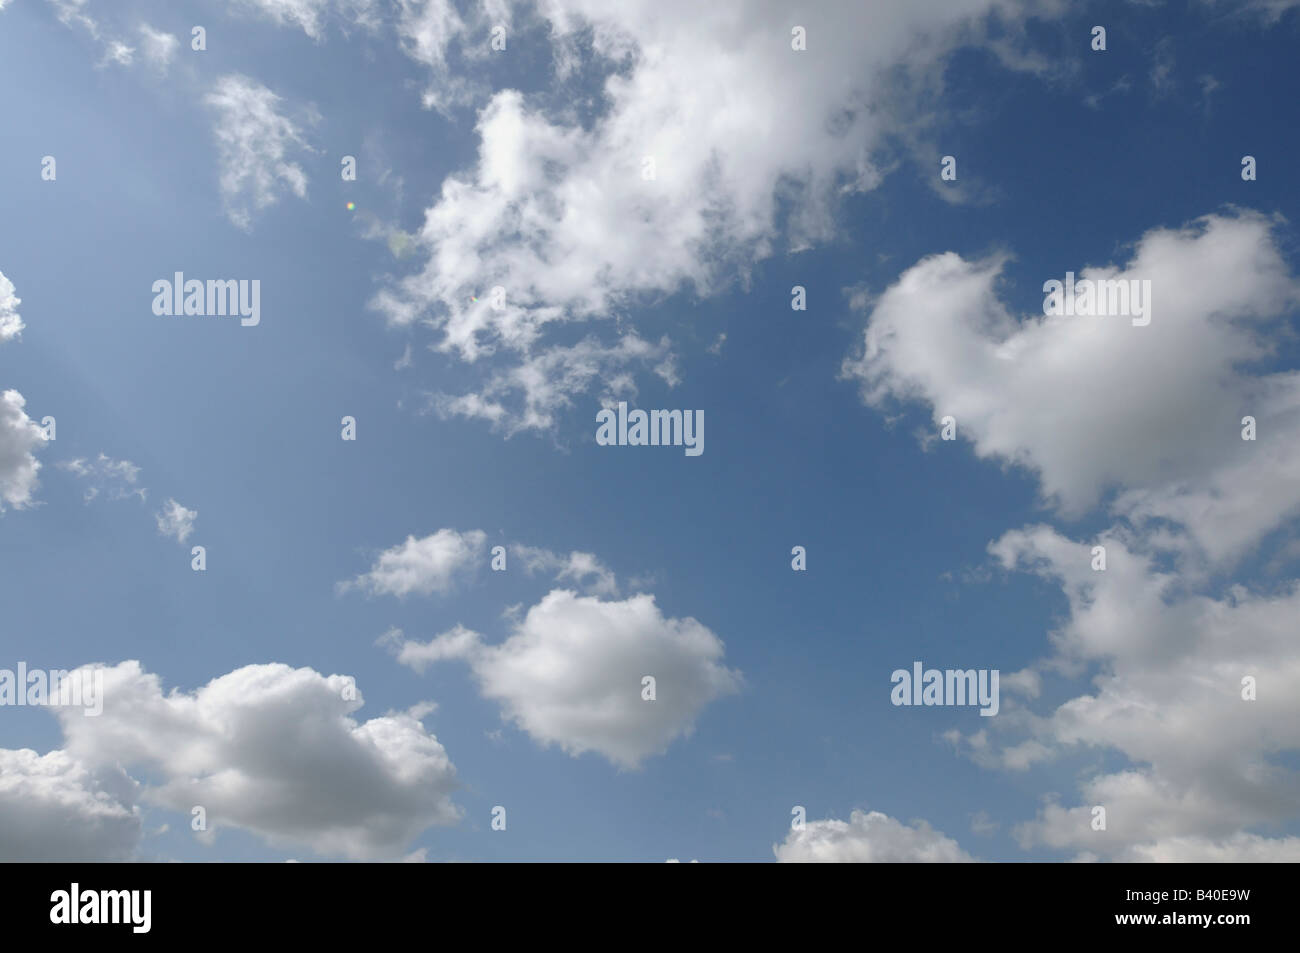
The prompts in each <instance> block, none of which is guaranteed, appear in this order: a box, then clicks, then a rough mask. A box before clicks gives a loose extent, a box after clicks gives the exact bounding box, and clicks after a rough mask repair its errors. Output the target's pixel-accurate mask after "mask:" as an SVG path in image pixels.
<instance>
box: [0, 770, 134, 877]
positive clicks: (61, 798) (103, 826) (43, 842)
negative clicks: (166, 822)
mask: <svg viewBox="0 0 1300 953" xmlns="http://www.w3.org/2000/svg"><path fill="white" fill-rule="evenodd" d="M133 788H134V784H133V783H132V782H131V781H130V780H129V779H127V778H125V777H124V776H123V775H122V774H121V773H120V772H115V771H113V770H112V769H111V768H110V769H106V770H104V771H101V772H98V773H96V772H92V771H91V770H89V769H88V768H87V767H86V766H85V765H83V764H82V763H80V762H79V761H77V760H76V759H75V758H73V757H71V756H70V755H69V754H68V753H67V752H64V751H51V752H49V753H48V754H45V755H39V754H37V753H36V752H35V751H32V750H30V749H28V748H23V749H20V750H17V751H10V750H5V749H0V857H3V858H4V859H5V860H6V861H7V862H11V863H50V862H72V861H82V862H85V861H92V862H97V861H108V862H112V861H123V860H128V859H130V857H131V855H132V854H133V853H134V852H135V849H136V846H137V844H138V843H139V841H140V832H141V823H140V814H139V810H138V809H137V808H136V807H135V806H134V804H133V801H132V794H133Z"/></svg>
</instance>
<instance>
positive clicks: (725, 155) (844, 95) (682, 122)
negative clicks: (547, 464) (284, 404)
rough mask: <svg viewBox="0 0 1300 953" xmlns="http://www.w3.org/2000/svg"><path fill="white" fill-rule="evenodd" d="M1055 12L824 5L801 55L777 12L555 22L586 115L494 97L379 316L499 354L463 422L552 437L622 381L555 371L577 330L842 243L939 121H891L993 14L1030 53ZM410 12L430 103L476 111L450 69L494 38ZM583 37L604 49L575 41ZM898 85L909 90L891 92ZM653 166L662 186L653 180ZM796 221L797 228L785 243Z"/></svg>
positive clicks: (409, 7)
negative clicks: (923, 127)
mask: <svg viewBox="0 0 1300 953" xmlns="http://www.w3.org/2000/svg"><path fill="white" fill-rule="evenodd" d="M1059 9H1060V7H1059V5H1058V4H1055V3H1050V2H1044V3H1024V4H1021V3H1003V2H995V0H961V2H949V0H905V2H897V3H873V4H843V5H838V6H837V7H836V8H833V9H832V8H829V7H824V6H820V5H819V6H817V7H815V8H810V9H807V10H805V11H803V12H801V14H800V17H799V22H800V23H801V24H802V25H804V26H805V27H806V28H807V31H808V44H809V46H808V50H807V51H806V52H796V51H794V50H792V49H791V36H790V29H791V22H792V18H791V17H790V15H789V14H788V13H787V12H786V11H785V10H784V9H783V8H782V7H781V5H779V4H777V3H775V2H774V0H773V2H769V0H761V2H759V0H755V2H749V3H727V4H712V5H704V6H701V5H700V4H698V3H694V2H690V0H626V2H621V3H617V4H610V3H605V2H595V0H553V2H549V3H546V4H543V5H542V6H541V7H540V9H539V14H540V15H541V16H542V17H543V18H544V19H545V21H546V27H547V28H548V30H549V35H550V36H551V38H552V43H553V44H554V45H553V51H554V53H555V57H556V62H557V64H560V68H559V69H558V70H557V74H556V78H555V85H554V87H553V90H552V92H554V91H559V92H560V94H561V95H562V96H563V97H564V98H565V100H566V101H568V102H573V103H574V107H573V108H572V109H570V110H566V111H553V112H547V111H546V110H545V109H544V108H543V105H542V102H544V97H543V98H541V99H538V100H537V101H533V100H531V99H530V98H529V97H526V96H525V95H524V94H522V93H520V92H519V91H516V90H502V91H499V92H496V93H495V94H494V95H492V96H491V97H490V99H488V100H487V101H486V104H485V105H484V107H483V108H482V110H481V112H480V113H479V116H478V125H477V130H478V133H479V136H480V145H479V153H478V161H477V164H476V165H475V166H474V167H473V168H471V169H468V170H466V171H464V172H461V173H458V174H455V175H453V176H450V177H449V178H447V179H446V180H445V181H444V182H443V184H442V188H441V191H440V193H439V195H438V197H437V199H436V201H435V202H434V204H433V205H432V206H431V207H430V208H429V209H428V210H427V212H426V217H425V223H424V227H423V229H422V230H421V232H420V235H419V241H420V243H421V245H422V247H423V249H424V251H425V253H426V255H427V261H426V264H425V266H424V268H423V269H422V271H421V272H419V273H418V274H414V275H411V276H409V277H407V278H406V279H404V280H402V281H401V282H400V283H399V284H397V285H396V286H394V287H392V288H389V289H385V290H384V291H383V292H381V293H380V294H379V295H377V296H376V298H375V302H374V303H375V306H376V307H377V308H379V309H380V310H381V311H383V312H385V313H386V314H387V316H388V318H389V320H390V321H392V322H394V323H399V324H410V323H414V322H416V321H422V322H425V323H427V324H429V325H430V326H431V327H432V328H433V329H434V331H435V332H436V333H437V334H439V335H440V340H439V341H438V342H437V346H438V347H439V348H440V349H441V350H442V351H444V352H446V353H448V354H450V355H453V356H455V357H458V358H460V359H461V360H464V361H467V362H473V361H476V360H479V359H480V358H483V357H487V356H490V355H494V354H496V355H498V360H496V361H494V362H491V363H492V365H493V366H492V367H491V368H490V369H489V370H488V372H487V374H486V386H485V388H484V389H482V390H481V391H480V390H479V389H477V388H476V389H474V390H471V391H470V392H469V393H468V394H466V395H464V397H463V403H461V404H459V405H457V404H454V403H452V404H450V409H451V410H452V412H464V413H468V414H470V415H472V416H479V417H484V418H486V419H488V420H490V421H492V422H494V423H495V424H497V425H498V426H500V427H502V428H503V429H504V430H506V431H507V432H508V433H509V432H514V431H516V430H519V429H523V428H538V429H541V428H549V427H552V426H553V425H554V417H553V414H552V413H551V411H552V409H553V408H555V407H560V406H565V405H566V403H567V402H568V401H569V400H571V399H572V398H573V397H574V396H576V395H578V394H581V393H585V391H586V389H587V388H588V387H590V386H593V385H594V384H596V383H600V384H604V385H606V386H608V384H609V379H610V374H609V373H608V371H607V369H606V368H604V367H601V366H595V367H593V366H591V365H590V364H584V365H583V366H582V369H581V373H573V371H574V365H573V362H572V361H571V360H569V359H568V357H567V356H566V357H562V358H560V359H559V360H553V359H552V357H551V356H552V355H554V354H555V353H556V349H557V348H562V347H568V346H571V341H572V338H571V337H570V338H569V339H568V341H563V340H557V337H560V336H561V335H559V334H557V333H556V332H557V331H558V329H559V328H560V326H561V325H572V324H573V323H575V322H585V321H591V320H594V319H601V318H610V317H613V316H621V315H622V313H623V312H624V311H625V310H626V308H627V306H628V305H630V304H632V303H633V302H635V301H638V300H645V299H651V300H656V299H659V298H661V297H663V296H665V295H668V294H672V293H674V292H678V291H684V292H688V293H691V294H695V295H699V296H707V295H711V294H714V293H716V292H717V291H719V290H720V289H722V288H724V287H725V286H727V285H729V284H732V283H734V282H735V281H737V280H740V281H744V280H745V279H746V278H747V276H748V272H749V269H750V268H751V267H752V265H753V263H754V262H755V261H756V260H759V259H762V258H765V257H767V256H769V255H771V254H772V253H773V252H774V251H775V250H776V248H777V246H778V244H779V243H780V242H782V241H784V242H785V243H786V244H787V245H788V246H789V247H792V248H799V247H805V246H807V245H809V244H811V243H813V242H816V241H819V240H822V239H825V238H826V237H828V236H830V235H831V234H832V233H833V232H834V209H835V208H836V205H837V203H838V201H839V199H840V197H841V196H842V195H843V194H844V193H845V192H847V191H855V190H865V189H869V188H873V187H875V185H876V184H877V183H878V182H879V181H880V179H881V175H882V173H881V171H880V164H881V161H883V160H881V159H880V158H879V157H878V153H880V152H881V151H882V149H883V145H884V143H885V141H886V137H887V135H888V134H889V133H890V132H891V131H894V130H895V129H896V128H897V125H898V123H900V122H908V123H914V122H919V121H921V120H919V119H917V118H916V117H917V116H918V115H920V114H921V112H922V111H919V110H909V109H895V108H892V107H894V106H896V105H897V103H896V99H897V97H898V96H899V89H900V87H901V86H908V87H910V88H913V89H915V88H930V89H933V88H934V87H935V86H936V85H938V84H940V83H941V71H940V70H938V69H937V67H938V66H939V65H940V64H941V63H942V62H943V59H944V57H945V55H946V54H947V52H948V51H949V50H950V49H952V48H953V47H955V46H958V45H962V44H965V43H980V42H982V38H983V35H984V34H983V30H984V28H985V27H986V26H987V25H988V23H989V15H990V14H994V18H995V19H1000V20H1001V26H1002V27H1003V28H1005V32H1006V34H1007V35H1008V36H1011V37H1014V36H1016V35H1018V32H1019V30H1020V27H1021V25H1022V24H1023V23H1024V21H1025V19H1026V18H1027V15H1026V12H1027V11H1028V12H1034V11H1040V10H1045V11H1047V12H1049V13H1054V12H1056V11H1057V10H1059ZM403 12H404V18H403V27H402V30H403V33H404V35H405V36H406V38H407V40H406V42H407V48H408V53H410V54H411V55H412V56H413V57H414V58H415V59H417V60H419V61H421V62H424V63H426V64H428V65H429V66H430V68H431V72H432V74H433V81H434V86H435V88H434V91H433V92H432V93H431V94H430V95H431V99H430V100H429V101H430V102H431V103H432V104H435V105H436V104H439V103H441V102H444V101H446V100H447V99H448V98H450V100H452V101H459V100H461V99H463V98H464V96H465V95H468V94H472V89H470V87H469V86H467V85H466V81H465V80H464V79H463V75H462V73H461V72H460V71H458V72H457V74H456V77H451V76H450V75H449V74H448V71H447V70H446V68H445V63H446V61H447V58H448V55H449V50H450V49H452V48H453V47H454V48H456V49H461V48H462V47H464V50H465V52H466V55H472V54H471V53H470V52H469V51H471V50H472V49H475V48H477V47H478V46H484V44H482V43H480V41H481V40H484V39H485V37H484V36H482V35H480V34H482V33H483V32H484V31H483V30H481V29H480V26H481V21H480V20H476V21H475V23H476V25H475V27H474V28H473V29H467V28H466V27H465V25H464V23H463V22H462V20H461V16H460V14H459V13H458V12H457V9H456V8H454V7H452V6H451V5H450V4H448V3H447V2H445V0H433V2H429V3H424V4H417V3H415V2H413V0H405V2H404V3H403ZM495 15H497V14H496V13H491V12H490V13H488V14H487V16H488V18H489V19H490V18H491V17H492V16H495ZM588 30H589V31H590V34H589V35H590V38H591V43H590V44H589V45H587V44H579V43H578V42H577V38H578V37H579V36H587V35H588V34H587V33H586V31H588ZM721 38H725V40H722V39H721ZM1000 42H1001V43H1002V45H1000V46H999V54H1000V55H1002V56H1003V58H1004V60H1005V61H1007V62H1009V63H1012V62H1014V61H1015V60H1014V56H1013V55H1012V54H1011V53H1009V52H1008V50H1009V47H1007V46H1006V43H1005V42H1002V41H1000ZM484 48H486V47H485V46H484ZM580 56H586V57H589V59H590V64H589V65H590V66H591V68H592V70H593V71H595V72H597V73H598V74H599V75H602V76H604V77H605V81H604V86H603V88H602V90H601V91H600V93H599V94H598V95H597V96H596V97H595V98H593V97H591V96H590V94H589V93H588V92H587V91H586V90H581V89H578V88H576V86H575V87H574V88H570V85H571V83H570V78H571V76H573V75H575V73H574V69H573V67H574V64H575V58H576V57H580ZM1022 62H1023V61H1022ZM895 68H898V69H901V70H904V71H910V72H911V73H912V77H911V78H912V79H913V80H914V82H912V83H910V84H895V83H892V82H891V81H890V79H889V77H890V76H894V75H896V74H894V73H891V71H892V70H894V69H895ZM921 77H925V78H926V81H925V82H922V81H921V79H920V78H921ZM440 82H442V86H439V83H440ZM584 110H585V111H587V112H590V113H592V114H594V115H593V116H591V117H589V118H584V117H583V116H582V115H581V113H582V112H583V111H584ZM647 156H652V157H653V158H654V160H655V178H654V179H653V180H647V179H646V178H643V174H642V173H643V158H644V157H647ZM779 207H784V208H788V209H790V210H791V215H790V216H788V221H786V222H785V224H784V225H783V226H779V225H778V221H779V220H780V216H779V215H778V208H779ZM494 286H501V287H502V288H504V289H505V290H506V304H505V306H504V307H501V308H499V309H493V308H492V307H491V305H490V304H489V303H488V302H487V300H486V298H484V297H481V296H483V295H484V293H485V292H486V291H487V290H488V289H491V288H492V287H494ZM476 297H479V298H480V300H479V301H474V300H472V299H474V298H476ZM593 333H594V332H593ZM616 333H617V334H618V336H619V337H623V336H625V335H626V333H627V331H626V329H625V328H618V329H616ZM633 333H634V332H633ZM605 346H608V345H605ZM656 365H657V366H662V365H659V362H656ZM537 395H541V396H537ZM521 397H522V400H520V398H521ZM507 398H508V399H507ZM449 400H452V401H454V400H455V398H449ZM520 403H521V404H522V406H519V404H520Z"/></svg>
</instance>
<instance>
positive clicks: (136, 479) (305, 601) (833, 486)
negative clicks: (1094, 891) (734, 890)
mask: <svg viewBox="0 0 1300 953" xmlns="http://www.w3.org/2000/svg"><path fill="white" fill-rule="evenodd" d="M1099 29H1100V31H1101V32H1099ZM1298 39H1300V2H1297V0H1246V2H1229V0H1186V2H1175V0H1169V2H1163V3H1162V2H1136V0H1127V2H1096V3H1090V2H1085V3H1065V2H1063V0H898V2H873V3H869V4H863V3H850V2H817V3H791V2H781V3H777V2H759V0H746V2H740V0H737V2H735V3H728V4H704V5H701V4H699V3H694V2H691V3H687V2H677V0H624V2H620V3H618V4H610V3H601V2H597V0H539V2H514V0H486V2H468V0H464V2H462V0H456V2H453V0H237V2H230V3H218V2H216V0H212V2H207V0H186V2H184V3H174V2H164V0H115V2H111V3H110V2H107V0H0V78H2V81H0V124H2V125H3V137H2V140H0V141H2V142H3V147H2V148H0V276H2V277H0V607H2V608H0V647H2V648H3V651H2V652H0V859H5V860H82V861H185V862H195V861H199V862H201V861H265V862H282V861H285V860H296V861H302V862H308V861H329V862H335V861H403V860H404V861H415V862H444V861H449V862H474V861H630V862H654V863H661V862H663V861H665V860H677V861H680V862H690V861H693V860H698V861H699V862H701V863H708V862H724V861H725V862H774V861H779V862H799V861H851V862H893V861H938V862H956V861H961V862H966V861H986V862H999V861H1004V862H1005V861H1060V862H1067V861H1098V862H1114V861H1120V862H1126V861H1157V862H1160V861H1165V862H1168V861H1284V860H1285V861H1295V860H1300V775H1298V774H1297V772H1298V771H1300V758H1298V757H1297V750H1298V749H1300V632H1297V628H1296V625H1297V619H1300V532H1297V531H1298V529H1300V337H1298V336H1297V328H1298V326H1297V314H1298V313H1300V243H1298V237H1300V233H1298V232H1297V225H1296V224H1295V223H1296V222H1297V221H1300V207H1298V206H1300V202H1298V200H1297V191H1296V188H1295V184H1294V181H1295V180H1294V174H1293V171H1294V170H1293V164H1294V157H1295V156H1296V155H1297V154H1300V127H1298V126H1297V123H1296V122H1295V121H1294V120H1295V107H1294V102H1295V94H1296V91H1297V88H1298V83H1297V69H1298V68H1297V67H1296V66H1295V65H1294V64H1295V57H1294V51H1295V48H1296V44H1297V40H1298ZM177 273H180V274H181V275H182V276H183V278H182V281H183V282H185V281H192V280H197V281H199V282H201V284H200V285H199V288H200V290H201V291H204V292H206V294H199V295H197V296H196V297H195V299H194V307H193V308H192V309H191V312H192V313H188V314H186V313H171V312H173V311H174V310H175V309H174V308H172V307H170V306H169V305H171V304H173V303H174V301H175V300H176V299H174V297H173V291H174V290H178V289H172V288H171V283H172V282H174V281H175V280H176V275H177ZM1067 273H1068V275H1069V276H1070V277H1069V279H1068V280H1069V281H1071V282H1076V281H1077V282H1079V283H1081V284H1082V283H1085V282H1089V283H1090V282H1113V283H1114V284H1112V285H1111V286H1110V287H1111V288H1112V289H1113V288H1115V287H1117V286H1118V285H1119V283H1123V285H1122V286H1123V288H1124V290H1125V291H1128V290H1129V289H1130V288H1131V289H1133V290H1132V295H1133V297H1132V299H1131V300H1130V301H1129V302H1128V306H1127V308H1120V309H1119V310H1118V311H1116V310H1114V309H1112V310H1111V311H1110V312H1109V313H1097V312H1098V311H1099V310H1104V309H1099V308H1093V309H1092V312H1091V313H1089V312H1088V310H1087V308H1086V307H1083V306H1081V307H1079V308H1078V309H1075V308H1070V309H1068V310H1069V311H1070V312H1075V311H1076V310H1077V313H1062V314H1054V313H1049V311H1050V310H1051V309H1050V308H1049V307H1048V305H1047V299H1048V297H1049V290H1050V287H1049V286H1048V283H1050V282H1052V281H1060V282H1062V283H1065V282H1066V281H1067ZM227 281H234V282H236V285H231V286H230V287H231V288H235V287H237V286H238V287H242V288H243V289H244V292H245V297H244V299H243V303H244V305H245V308H244V310H243V311H238V310H237V309H236V308H235V299H231V302H230V304H231V307H229V308H225V307H211V306H210V304H209V301H208V297H209V296H213V297H214V301H213V303H214V304H221V305H224V304H225V303H226V302H225V301H224V300H220V301H218V300H216V299H219V298H221V295H220V294H219V293H218V294H215V296H214V291H213V288H214V286H212V285H209V284H208V283H209V282H227ZM160 283H162V284H160ZM241 283H242V284H241ZM215 287H216V290H217V291H219V290H220V288H221V287H222V286H215ZM1071 287H1074V286H1073V285H1072V286H1071ZM1090 287H1091V286H1090ZM1099 287H1103V288H1104V287H1105V286H1104V285H1103V286H1099ZM160 289H162V290H160ZM1142 289H1146V290H1145V291H1142ZM254 291H256V298H255V299H254V298H253V297H252V295H253V292H254ZM1104 297H1105V293H1104V292H1103V294H1102V295H1100V296H1099V297H1098V300H1101V298H1104ZM254 301H255V302H256V307H253V306H252V305H253V303H254ZM1139 301H1142V302H1145V304H1144V305H1142V306H1139V305H1138V302H1139ZM1073 303H1074V302H1072V304H1073ZM180 310H181V311H182V312H184V311H185V308H184V307H182V308H181V309H180ZM218 312H225V313H218ZM620 403H621V404H622V405H624V407H625V410H626V411H628V412H630V411H633V410H637V409H642V410H644V411H647V412H648V411H651V410H660V411H673V410H676V411H681V412H682V414H683V417H685V418H689V419H691V420H695V421H702V441H701V442H699V443H698V444H697V445H696V446H695V449H694V450H691V449H690V448H689V447H687V446H685V445H682V444H681V442H680V441H678V442H677V443H676V444H673V445H659V446H636V445H632V444H630V443H628V442H627V441H618V440H615V441H614V442H613V443H611V442H610V441H609V440H606V439H605V437H604V436H603V435H600V434H599V429H598V428H599V424H598V420H599V415H600V414H601V412H602V411H603V410H605V409H606V408H608V409H612V410H614V411H615V412H616V413H617V410H618V408H619V406H620ZM696 432H697V433H700V432H701V431H696ZM665 433H666V435H668V436H671V434H669V433H668V432H667V431H665ZM665 443H671V441H668V440H665ZM688 450H689V451H690V452H688ZM696 450H698V451H699V452H698V453H697V452H695V451H696ZM1098 547H1100V549H1098ZM914 665H920V666H921V671H923V672H924V671H927V670H938V671H939V672H940V676H939V678H940V679H941V680H942V679H943V678H944V675H943V673H945V672H948V671H954V672H972V673H976V674H978V676H979V677H980V678H983V679H984V680H985V681H984V684H989V685H992V684H996V685H997V692H996V695H995V696H994V697H995V699H996V702H995V704H985V705H983V706H981V705H979V704H973V703H972V702H973V700H972V699H963V698H959V697H954V695H953V693H952V692H951V691H947V690H940V691H939V692H938V694H937V696H936V697H935V698H933V699H930V701H933V702H939V703H933V704H932V703H925V704H902V703H901V702H903V701H916V700H917V699H921V688H920V686H918V687H917V689H916V691H917V695H916V696H915V697H914V696H913V695H912V694H911V690H910V688H907V686H906V685H904V687H903V688H902V689H900V687H899V686H900V684H902V683H901V681H900V680H901V679H902V678H903V677H904V676H906V677H907V678H909V679H910V677H911V674H912V672H913V667H914ZM20 666H21V670H22V671H24V672H26V673H32V672H43V673H49V672H59V671H68V672H72V673H73V675H72V676H69V680H70V682H73V681H75V682H76V683H77V684H78V685H80V684H85V685H87V686H93V685H98V686H99V689H98V693H97V694H98V696H99V702H100V705H99V706H98V707H100V708H101V710H100V711H98V712H95V713H91V711H92V707H91V706H89V705H86V704H82V705H77V704H71V703H62V702H60V701H59V700H57V699H49V698H46V699H44V700H41V699H40V698H39V696H36V695H33V694H32V690H31V685H32V683H31V682H30V680H28V681H26V682H22V680H20V679H19V678H18V673H19V671H20ZM6 673H10V674H8V675H6ZM994 673H996V674H997V676H998V679H997V682H996V683H994V682H992V680H991V679H992V675H993V674H994ZM647 677H649V678H650V679H652V681H651V682H649V683H647V682H646V678H647ZM6 679H8V681H7V682H6ZM946 684H947V683H942V681H941V684H940V685H939V686H938V687H939V689H944V688H945V685H946ZM6 685H7V688H6ZM904 689H906V690H904ZM922 700H924V699H922ZM20 702H25V703H20Z"/></svg>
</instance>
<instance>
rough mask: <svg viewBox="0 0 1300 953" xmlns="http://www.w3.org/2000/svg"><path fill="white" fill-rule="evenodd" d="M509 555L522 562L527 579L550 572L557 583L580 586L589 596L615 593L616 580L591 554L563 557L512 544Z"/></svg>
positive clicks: (550, 552) (538, 549)
mask: <svg viewBox="0 0 1300 953" xmlns="http://www.w3.org/2000/svg"><path fill="white" fill-rule="evenodd" d="M510 554H511V555H512V556H514V557H515V558H516V559H518V560H519V561H520V562H522V563H523V565H524V571H525V572H527V573H528V574H529V575H530V576H531V575H533V574H535V573H538V572H544V573H550V574H552V577H553V578H554V579H555V580H556V581H559V582H566V581H567V582H572V583H573V584H574V585H577V586H581V587H582V588H583V589H584V591H586V592H587V594H588V595H595V596H613V595H617V594H618V579H617V578H616V577H615V575H614V573H613V571H612V570H611V569H610V568H609V567H608V566H606V565H605V564H604V563H602V562H601V561H600V559H599V558H597V557H596V556H595V555H593V554H592V553H580V552H572V553H569V554H568V555H567V556H566V555H562V554H560V553H555V552H552V551H551V550H549V549H542V548H540V547H537V546H524V545H521V544H514V545H512V546H511V547H510Z"/></svg>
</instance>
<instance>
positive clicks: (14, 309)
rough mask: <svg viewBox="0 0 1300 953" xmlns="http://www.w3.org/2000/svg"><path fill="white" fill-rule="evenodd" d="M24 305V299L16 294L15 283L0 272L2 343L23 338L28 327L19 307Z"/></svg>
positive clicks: (0, 333)
mask: <svg viewBox="0 0 1300 953" xmlns="http://www.w3.org/2000/svg"><path fill="white" fill-rule="evenodd" d="M22 303H23V299H22V298H19V297H18V296H17V295H15V294H14V283H13V282H12V281H10V280H9V279H8V278H6V277H5V275H4V272H2V271H0V343H4V342H5V341H14V340H17V339H18V338H20V337H21V336H22V331H23V328H24V327H26V325H25V324H23V319H22V318H21V317H20V316H19V314H18V306H19V305H20V304H22Z"/></svg>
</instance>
